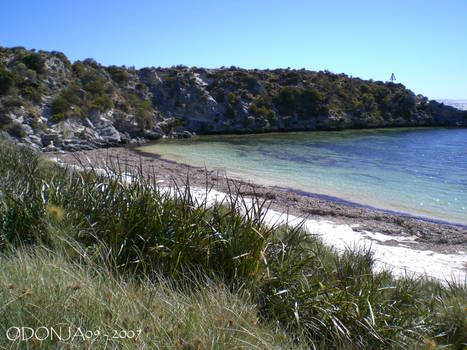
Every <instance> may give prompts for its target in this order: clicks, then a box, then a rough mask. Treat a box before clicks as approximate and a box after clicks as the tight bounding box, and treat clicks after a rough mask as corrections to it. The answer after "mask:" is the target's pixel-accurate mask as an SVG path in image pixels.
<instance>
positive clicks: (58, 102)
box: [51, 97, 71, 115]
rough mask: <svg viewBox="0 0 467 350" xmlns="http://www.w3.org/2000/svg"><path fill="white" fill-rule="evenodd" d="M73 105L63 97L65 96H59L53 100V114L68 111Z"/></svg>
mask: <svg viewBox="0 0 467 350" xmlns="http://www.w3.org/2000/svg"><path fill="white" fill-rule="evenodd" d="M70 107H71V103H70V102H69V101H68V100H67V99H65V98H63V97H57V98H56V99H54V100H53V101H52V104H51V108H52V114H54V115H55V114H64V113H66V112H67V111H68V110H69V109H70Z"/></svg>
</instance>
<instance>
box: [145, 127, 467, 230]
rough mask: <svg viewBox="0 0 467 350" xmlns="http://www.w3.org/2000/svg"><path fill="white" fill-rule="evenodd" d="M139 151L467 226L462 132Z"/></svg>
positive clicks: (204, 141)
mask: <svg viewBox="0 0 467 350" xmlns="http://www.w3.org/2000/svg"><path fill="white" fill-rule="evenodd" d="M140 150H142V151H145V152H151V153H156V154H159V155H161V156H162V157H163V158H165V159H169V160H174V161H179V162H183V163H187V164H191V165H195V166H206V167H207V168H208V169H210V170H212V169H222V170H226V171H227V173H228V174H229V175H237V176H240V177H247V178H250V179H252V180H253V181H257V182H261V183H265V184H270V185H277V186H282V187H289V188H293V189H298V190H302V191H306V192H310V193H317V194H322V195H329V196H334V197H337V198H341V199H344V200H349V201H352V202H356V203H360V204H363V205H370V206H373V207H377V208H381V209H388V210H395V211H399V212H404V213H408V214H413V215H418V216H424V217H429V218H432V219H436V220H444V221H449V222H453V223H460V224H464V225H466V224H467V129H426V128H425V129H374V130H347V131H339V132H332V131H328V132H295V133H282V134H279V133H275V134H257V135H227V136H226V135H222V136H199V137H194V138H192V139H184V140H163V141H161V142H158V143H156V144H153V145H149V146H144V147H141V148H140Z"/></svg>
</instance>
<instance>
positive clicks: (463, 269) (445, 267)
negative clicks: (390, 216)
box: [192, 189, 467, 283]
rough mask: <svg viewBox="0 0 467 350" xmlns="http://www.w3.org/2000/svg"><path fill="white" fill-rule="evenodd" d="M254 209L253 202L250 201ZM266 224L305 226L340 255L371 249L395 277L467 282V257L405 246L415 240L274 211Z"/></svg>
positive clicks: (200, 195)
mask: <svg viewBox="0 0 467 350" xmlns="http://www.w3.org/2000/svg"><path fill="white" fill-rule="evenodd" d="M192 191H193V195H194V196H195V198H197V199H198V200H199V201H203V200H204V199H205V198H206V192H205V190H204V189H193V190H192ZM225 197H226V194H225V193H222V192H218V191H215V190H211V191H210V192H209V193H208V194H207V201H208V202H213V201H215V200H217V201H221V200H224V199H225ZM247 205H251V200H249V201H247ZM265 221H266V222H267V223H268V224H271V225H274V224H276V225H279V224H285V223H287V222H288V223H289V224H290V225H294V224H296V225H298V224H300V223H302V222H303V228H304V229H306V230H307V231H308V232H309V233H310V234H315V235H318V236H319V237H321V239H322V240H323V242H324V243H325V244H328V245H330V246H333V247H334V248H336V250H337V251H340V252H342V251H344V250H345V249H346V248H358V247H362V248H369V249H371V251H372V252H373V254H374V257H375V260H376V266H375V268H376V270H382V269H390V270H391V271H392V272H393V274H394V275H396V276H399V277H403V276H428V277H432V278H434V279H437V280H439V281H441V282H447V281H458V282H463V283H465V282H467V254H466V253H465V252H461V251H460V252H459V253H458V254H442V253H435V252H433V251H429V250H417V249H412V248H410V247H408V246H405V247H404V246H403V245H404V243H406V242H413V241H414V238H412V237H402V236H392V235H385V234H382V233H379V232H368V231H365V233H364V234H362V233H361V232H355V231H354V230H352V227H351V226H350V225H337V224H335V223H333V222H330V221H317V220H304V219H303V218H299V217H296V216H293V215H286V214H283V213H279V212H277V211H274V210H269V211H268V212H267V213H266V216H265ZM386 241H395V242H397V243H398V245H397V246H395V245H387V244H382V243H384V242H386Z"/></svg>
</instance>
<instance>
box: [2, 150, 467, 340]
mask: <svg viewBox="0 0 467 350" xmlns="http://www.w3.org/2000/svg"><path fill="white" fill-rule="evenodd" d="M132 175H133V180H132V181H126V176H124V175H122V173H121V172H118V171H117V172H112V171H108V172H107V173H106V174H100V172H98V171H95V170H87V171H77V170H73V169H64V168H62V167H59V166H57V165H55V164H52V163H50V162H46V161H44V160H42V159H40V157H39V156H38V155H37V154H34V153H33V152H31V151H29V150H26V149H15V148H13V147H12V146H10V145H8V144H2V145H1V151H0V177H1V178H2V182H1V183H0V249H2V250H3V253H2V254H3V255H2V258H1V260H2V261H1V264H2V266H5V268H4V270H3V272H2V274H1V275H0V288H1V292H0V303H1V305H4V306H2V308H1V310H0V313H1V314H2V315H1V317H2V318H3V317H6V318H5V320H7V322H6V323H4V324H3V325H0V327H3V328H0V331H2V332H4V331H5V329H6V328H8V327H11V326H13V325H15V322H20V321H21V322H22V324H23V325H27V326H30V327H32V326H33V325H38V324H46V325H49V326H50V325H55V324H59V323H67V324H73V325H83V327H84V326H85V327H86V329H92V328H103V329H114V328H116V327H117V328H118V327H119V329H123V328H124V327H128V328H132V327H133V328H134V327H136V328H138V327H139V328H138V329H143V333H144V334H143V335H142V338H141V339H143V340H141V342H142V343H135V342H134V340H133V342H131V341H128V340H121V341H120V342H119V343H118V344H117V345H116V344H113V345H112V346H115V347H116V348H126V347H128V348H138V347H140V348H144V347H145V346H149V347H154V348H186V349H192V348H193V349H196V348H197V347H198V348H226V349H231V348H242V347H243V348H262V349H263V348H266V349H268V348H300V347H303V348H311V349H386V348H388V349H389V348H392V349H407V348H413V349H441V348H443V349H462V348H464V347H465V346H466V345H465V344H466V343H467V309H466V307H465V305H467V296H466V295H467V293H466V287H465V281H463V282H461V283H457V284H450V285H446V286H443V285H441V284H439V283H437V282H434V281H430V280H427V279H424V278H418V279H415V278H403V279H395V278H394V277H393V276H392V275H391V274H390V273H389V272H385V271H383V272H378V273H376V272H374V271H373V269H372V266H373V257H372V254H371V252H370V251H369V250H365V249H358V248H355V249H349V250H347V251H346V252H345V253H344V254H340V255H339V254H337V253H336V252H335V251H334V250H333V249H332V248H330V247H327V246H325V245H323V244H322V242H321V241H320V240H318V239H317V238H316V237H313V236H311V235H309V234H307V233H305V232H304V231H303V230H302V229H301V228H300V227H287V226H281V227H270V226H268V225H266V224H265V212H266V210H267V206H266V204H265V203H264V202H261V201H260V200H258V199H253V201H252V203H249V202H248V201H247V200H246V199H244V198H242V197H241V196H238V195H237V194H236V193H237V192H235V191H232V192H231V194H230V195H229V196H228V197H227V199H225V200H224V201H222V202H221V203H216V204H214V205H211V204H210V203H208V202H207V200H204V201H200V200H197V199H196V198H194V197H193V195H192V194H191V191H190V189H189V186H188V185H187V186H185V187H183V188H177V187H175V188H174V189H173V191H172V192H170V193H169V192H167V191H164V190H161V189H159V188H158V187H157V186H156V183H155V177H154V176H150V177H145V176H143V175H142V174H138V172H137V171H135V172H134V173H133V174H132ZM15 247H20V248H15ZM25 247H27V248H25ZM18 249H19V250H18ZM25 251H27V252H28V253H27V254H26V253H25ZM44 252H47V253H44ZM21 281H23V282H21ZM26 281H27V282H26ZM10 285H11V286H13V288H10V287H9V286H10ZM47 285H49V286H51V288H52V289H50V290H52V291H53V292H52V293H50V292H47V290H49V289H48V288H47V287H46V286H47ZM70 286H71V287H70ZM73 286H75V287H76V288H75V287H73ZM78 286H79V288H78ZM21 291H22V292H23V293H22V294H24V295H23V296H22V297H20V296H21V295H22V294H21V293H20V292H21ZM48 293H50V295H48ZM52 296H53V297H52ZM34 298H37V299H34ZM27 300H30V302H26V301H27ZM54 300H55V301H54ZM70 308H71V309H70ZM125 322H126V323H125ZM272 325H274V326H272ZM0 341H3V340H1V338H0ZM1 345H2V346H4V347H5V346H11V344H6V343H4V344H1ZM23 345H25V346H26V345H27V344H23ZM101 345H102V344H101ZM44 346H45V345H44ZM77 346H82V344H81V345H80V344H77ZM44 348H46V347H44Z"/></svg>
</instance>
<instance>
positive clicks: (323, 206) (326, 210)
mask: <svg viewBox="0 0 467 350" xmlns="http://www.w3.org/2000/svg"><path fill="white" fill-rule="evenodd" d="M44 155H45V156H46V157H48V158H56V159H57V160H59V161H61V162H64V163H67V164H80V165H81V166H85V167H89V166H92V167H95V168H104V167H105V166H109V165H111V166H112V167H113V168H119V169H120V170H121V171H123V172H127V173H133V172H134V171H138V172H139V171H141V172H142V173H143V174H144V175H150V176H154V177H155V178H156V179H157V181H158V183H159V184H160V185H161V186H170V185H173V184H174V183H176V184H177V185H178V186H181V185H184V184H185V183H186V180H187V178H189V182H190V186H191V187H194V188H208V189H215V190H217V191H219V192H223V193H226V192H229V191H238V192H239V193H240V194H242V195H244V196H247V197H248V196H252V195H256V196H259V197H261V198H263V199H265V200H267V202H268V205H269V206H270V208H271V209H273V210H275V211H278V212H281V213H289V214H291V215H294V216H296V217H301V218H304V219H312V220H317V221H329V222H332V223H334V224H347V225H350V226H351V227H352V229H353V230H354V231H355V232H368V231H369V232H378V233H382V234H384V235H388V236H389V237H390V236H394V237H407V238H410V239H406V240H404V243H403V244H404V245H409V246H410V247H412V248H414V249H420V250H432V251H436V252H440V253H459V252H461V253H462V252H467V229H466V228H465V227H460V226H456V225H449V224H443V223H438V222H432V221H429V220H424V219H419V218H415V217H410V216H406V215H399V214H394V213H389V212H386V211H383V210H375V209H370V208H366V207H363V206H358V205H352V204H348V203H345V202H343V201H342V202H341V201H338V200H337V201H334V200H327V199H323V198H320V197H319V196H313V195H312V194H306V193H303V192H300V191H294V190H293V189H285V188H278V187H274V186H264V185H261V184H257V183H252V182H249V181H245V180H242V179H236V178H232V177H230V176H229V174H225V173H223V172H221V171H218V170H217V171H216V170H208V169H204V168H197V167H192V166H189V165H186V164H181V163H176V162H172V161H167V160H164V159H161V158H160V157H158V156H156V155H153V154H149V153H142V152H139V151H137V150H135V148H133V147H115V148H106V149H95V150H91V151H80V152H69V153H44ZM384 244H387V245H397V244H399V243H398V241H397V240H396V239H394V240H391V239H387V240H385V242H384Z"/></svg>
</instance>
